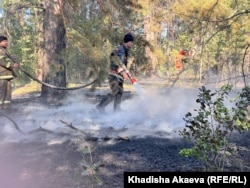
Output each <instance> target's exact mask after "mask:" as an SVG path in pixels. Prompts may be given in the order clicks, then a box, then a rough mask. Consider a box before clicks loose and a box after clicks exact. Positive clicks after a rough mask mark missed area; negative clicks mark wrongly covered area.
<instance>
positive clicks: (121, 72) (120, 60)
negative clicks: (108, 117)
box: [96, 33, 134, 114]
mask: <svg viewBox="0 0 250 188" xmlns="http://www.w3.org/2000/svg"><path fill="white" fill-rule="evenodd" d="M133 43H134V37H133V36H132V35H131V34H130V33H127V34H125V36H124V42H123V44H122V45H120V46H118V47H117V49H115V50H114V51H113V52H112V53H111V55H110V67H109V69H110V70H109V74H108V82H109V87H110V89H111V92H110V93H109V94H107V95H106V96H105V97H104V98H103V99H102V100H101V101H100V103H99V104H98V105H97V106H96V108H97V109H98V110H99V112H101V113H103V114H105V113H106V112H105V107H106V106H107V105H108V104H109V103H110V102H111V101H113V100H114V106H113V107H114V111H115V112H119V111H122V110H121V107H120V105H121V100H122V95H123V83H124V80H127V79H128V74H127V63H128V62H127V59H128V54H129V49H130V48H131V47H132V46H133Z"/></svg>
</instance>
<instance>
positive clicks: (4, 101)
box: [0, 36, 19, 109]
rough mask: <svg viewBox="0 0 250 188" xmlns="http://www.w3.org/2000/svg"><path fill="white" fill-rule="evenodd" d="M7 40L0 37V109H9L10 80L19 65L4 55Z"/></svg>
mask: <svg viewBox="0 0 250 188" xmlns="http://www.w3.org/2000/svg"><path fill="white" fill-rule="evenodd" d="M7 47H8V39H7V37H5V36H0V109H7V108H9V107H10V103H11V95H12V86H11V80H12V79H13V78H14V77H15V72H14V69H15V68H17V67H19V63H13V62H12V60H11V59H10V58H9V57H8V55H7V54H6V53H7V51H6V48H7Z"/></svg>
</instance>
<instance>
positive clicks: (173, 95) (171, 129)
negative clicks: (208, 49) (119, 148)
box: [0, 85, 198, 141]
mask: <svg viewBox="0 0 250 188" xmlns="http://www.w3.org/2000/svg"><path fill="white" fill-rule="evenodd" d="M138 87H140V85H137V88H134V91H132V92H133V94H134V95H133V97H131V98H129V99H126V100H124V101H123V102H122V109H123V110H124V111H123V112H120V113H114V112H113V102H112V103H110V104H109V105H108V106H107V107H106V112H107V114H106V115H102V114H99V113H98V112H97V110H96V109H95V105H96V104H95V103H93V102H91V101H90V100H89V99H88V98H86V97H85V93H86V92H88V91H86V90H81V91H71V93H70V95H69V97H68V99H67V100H66V101H65V102H64V105H63V106H60V107H48V106H46V105H42V104H39V103H32V102H28V103H27V105H23V104H18V106H17V107H18V113H17V115H14V116H12V115H11V114H10V115H9V116H10V117H11V118H12V120H13V121H15V122H16V123H17V124H18V126H19V127H20V129H21V130H22V131H23V132H30V131H32V130H35V129H38V128H39V127H42V128H44V129H47V130H51V131H53V132H56V133H65V134H66V133H68V134H69V135H72V134H74V131H73V130H71V129H70V128H69V127H66V126H65V125H64V124H63V123H62V121H64V122H67V123H68V124H71V125H73V126H74V127H76V128H78V129H81V130H83V131H84V132H86V133H89V134H90V135H92V136H95V137H99V138H101V137H105V136H109V137H116V136H121V137H125V136H126V137H145V136H162V137H173V136H178V134H177V131H178V130H179V129H181V128H183V126H184V123H185V122H184V120H183V117H184V116H185V114H186V113H187V112H189V111H192V110H193V109H194V108H195V107H194V105H195V99H196V98H195V97H196V95H197V93H198V90H197V91H196V90H194V91H191V90H184V89H182V90H181V89H168V90H169V91H167V90H166V89H165V90H161V91H158V90H156V89H153V90H152V89H148V90H146V89H144V88H143V89H142V88H139V89H140V92H138ZM96 92H97V93H98V91H96ZM106 92H109V90H108V89H107V91H106ZM97 93H92V95H95V94H97ZM0 122H1V123H0V124H2V125H1V127H2V128H1V129H0V132H1V134H4V138H5V141H18V140H19V139H21V138H22V139H23V138H24V137H23V136H22V134H19V133H18V132H17V130H16V129H15V128H14V126H13V122H11V121H9V120H8V119H6V118H4V117H0ZM51 137H53V136H49V139H51ZM25 139H27V136H26V137H25ZM46 139H48V138H46Z"/></svg>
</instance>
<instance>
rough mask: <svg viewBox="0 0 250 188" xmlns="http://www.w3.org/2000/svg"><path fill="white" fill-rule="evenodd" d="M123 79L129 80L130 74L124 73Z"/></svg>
mask: <svg viewBox="0 0 250 188" xmlns="http://www.w3.org/2000/svg"><path fill="white" fill-rule="evenodd" d="M122 77H123V79H124V80H128V74H127V73H126V72H125V71H124V72H123V73H122Z"/></svg>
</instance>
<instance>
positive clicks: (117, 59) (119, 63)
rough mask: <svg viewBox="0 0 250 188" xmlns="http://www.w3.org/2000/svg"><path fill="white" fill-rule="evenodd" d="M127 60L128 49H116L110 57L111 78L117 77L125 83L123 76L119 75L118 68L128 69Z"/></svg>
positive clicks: (121, 47) (119, 47)
mask: <svg viewBox="0 0 250 188" xmlns="http://www.w3.org/2000/svg"><path fill="white" fill-rule="evenodd" d="M127 58H128V49H127V48H126V47H125V46H124V45H120V46H118V47H117V49H115V50H114V51H113V52H112V53H111V55H110V72H109V77H111V78H112V76H116V77H117V78H118V79H119V81H121V82H123V81H124V79H123V77H122V74H121V73H120V74H118V72H117V70H118V68H119V67H120V68H123V67H124V66H125V68H127ZM110 75H111V76H110Z"/></svg>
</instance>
